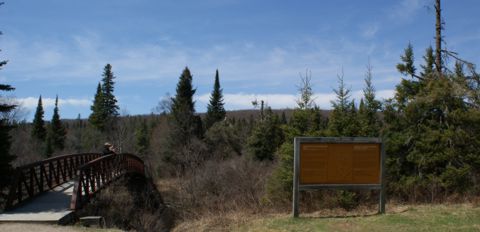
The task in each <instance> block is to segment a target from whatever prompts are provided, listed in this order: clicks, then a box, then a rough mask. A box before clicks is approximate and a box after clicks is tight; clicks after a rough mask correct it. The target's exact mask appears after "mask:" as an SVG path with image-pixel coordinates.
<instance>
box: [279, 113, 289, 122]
mask: <svg viewBox="0 0 480 232" xmlns="http://www.w3.org/2000/svg"><path fill="white" fill-rule="evenodd" d="M287 123H288V121H287V116H286V115H285V111H282V117H281V118H280V124H282V125H285V124H287Z"/></svg>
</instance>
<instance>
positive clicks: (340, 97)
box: [328, 73, 359, 136]
mask: <svg viewBox="0 0 480 232" xmlns="http://www.w3.org/2000/svg"><path fill="white" fill-rule="evenodd" d="M333 91H334V92H335V94H336V100H335V101H332V102H331V103H332V107H333V110H332V112H331V113H330V117H329V121H328V131H329V132H328V133H329V135H330V136H356V135H357V133H358V130H359V128H358V126H359V125H358V122H357V121H356V120H357V117H356V109H355V104H354V101H353V100H350V89H348V88H347V87H346V86H345V83H344V81H343V73H342V75H338V89H334V90H333Z"/></svg>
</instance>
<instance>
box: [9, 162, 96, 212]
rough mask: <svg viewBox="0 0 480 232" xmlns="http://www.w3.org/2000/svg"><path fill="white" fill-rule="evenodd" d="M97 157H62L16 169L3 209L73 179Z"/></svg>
mask: <svg viewBox="0 0 480 232" xmlns="http://www.w3.org/2000/svg"><path fill="white" fill-rule="evenodd" d="M98 157H100V154H95V153H84V154H73V155H62V156H56V157H52V158H49V159H45V160H42V161H38V162H35V163H31V164H27V165H23V166H20V167H17V168H16V169H15V174H14V175H15V179H14V181H13V182H12V185H11V186H10V192H9V195H8V197H7V201H6V204H5V209H7V210H8V209H11V208H13V207H14V206H16V205H18V204H20V203H22V202H24V201H26V200H29V199H31V198H33V197H35V196H37V195H39V194H41V193H43V192H45V191H48V190H50V189H52V188H55V187H56V186H58V185H61V184H63V183H65V182H67V181H70V180H72V179H74V178H75V177H76V174H77V173H76V172H77V169H78V168H79V167H80V166H82V165H84V164H85V163H88V162H89V161H91V160H94V159H96V158H98Z"/></svg>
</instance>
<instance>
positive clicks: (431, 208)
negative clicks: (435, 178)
mask: <svg viewBox="0 0 480 232" xmlns="http://www.w3.org/2000/svg"><path fill="white" fill-rule="evenodd" d="M231 229H232V230H233V231H480V207H475V206H473V205H471V204H456V205H416V206H403V207H396V208H395V209H390V210H388V209H387V213H386V214H385V215H375V214H371V215H367V216H355V215H351V216H344V217H325V216H318V215H316V214H304V215H301V217H300V218H296V219H293V218H291V216H290V215H274V216H269V217H264V218H259V219H254V220H252V221H248V222H247V223H246V224H244V225H239V226H238V227H236V228H231Z"/></svg>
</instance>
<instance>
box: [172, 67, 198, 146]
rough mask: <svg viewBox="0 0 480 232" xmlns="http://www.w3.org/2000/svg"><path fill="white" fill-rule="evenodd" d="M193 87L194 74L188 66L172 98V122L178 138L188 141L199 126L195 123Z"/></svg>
mask: <svg viewBox="0 0 480 232" xmlns="http://www.w3.org/2000/svg"><path fill="white" fill-rule="evenodd" d="M195 91H196V90H195V89H193V87H192V75H191V74H190V70H189V69H188V67H186V68H185V69H184V70H183V73H182V75H181V76H180V80H179V81H178V84H177V89H176V95H175V97H174V98H172V113H171V116H172V117H171V120H170V121H171V122H173V124H174V126H175V129H176V130H177V131H176V135H177V138H178V140H181V141H184V142H185V143H188V142H189V141H190V139H191V138H192V136H193V135H194V131H195V129H196V127H197V125H195V121H196V119H195V103H194V102H193V95H194V94H195Z"/></svg>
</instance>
